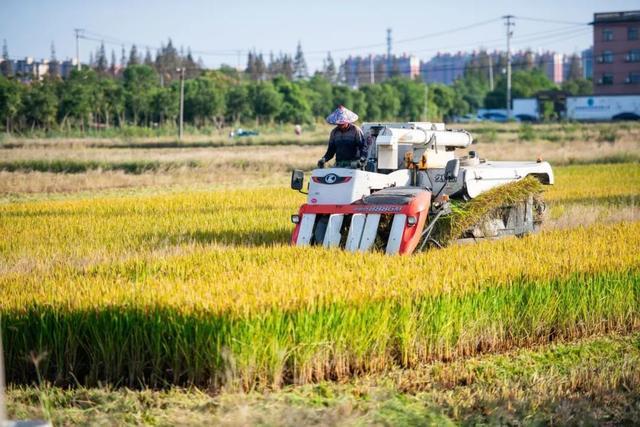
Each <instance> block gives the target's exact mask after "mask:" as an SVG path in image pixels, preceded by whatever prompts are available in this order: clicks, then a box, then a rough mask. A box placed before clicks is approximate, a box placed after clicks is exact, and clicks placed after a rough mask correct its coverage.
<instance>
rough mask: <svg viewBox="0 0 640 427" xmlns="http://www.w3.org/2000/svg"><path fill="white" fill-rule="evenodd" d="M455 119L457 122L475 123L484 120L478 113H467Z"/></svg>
mask: <svg viewBox="0 0 640 427" xmlns="http://www.w3.org/2000/svg"><path fill="white" fill-rule="evenodd" d="M453 121H455V122H457V123H475V122H480V121H482V120H480V117H478V116H477V115H476V114H465V115H464V116H457V117H454V119H453Z"/></svg>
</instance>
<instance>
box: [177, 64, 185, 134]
mask: <svg viewBox="0 0 640 427" xmlns="http://www.w3.org/2000/svg"><path fill="white" fill-rule="evenodd" d="M177 71H178V72H179V73H180V131H179V133H178V140H179V141H182V136H183V133H184V67H182V68H178V69H177Z"/></svg>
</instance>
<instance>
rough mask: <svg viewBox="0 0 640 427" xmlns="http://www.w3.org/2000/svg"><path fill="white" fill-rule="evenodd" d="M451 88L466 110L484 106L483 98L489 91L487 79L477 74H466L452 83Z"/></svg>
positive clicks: (474, 109)
mask: <svg viewBox="0 0 640 427" xmlns="http://www.w3.org/2000/svg"><path fill="white" fill-rule="evenodd" d="M453 89H454V90H455V91H456V93H457V94H458V95H459V96H460V98H461V100H462V101H463V102H464V104H462V105H463V106H466V111H464V112H463V113H462V114H464V113H467V112H469V111H476V110H477V109H478V108H481V107H483V106H484V99H485V98H486V96H487V94H488V93H489V89H490V88H489V81H488V80H487V79H484V78H483V77H482V76H480V75H478V74H467V73H465V75H464V77H462V78H460V79H457V80H456V81H455V82H454V83H453Z"/></svg>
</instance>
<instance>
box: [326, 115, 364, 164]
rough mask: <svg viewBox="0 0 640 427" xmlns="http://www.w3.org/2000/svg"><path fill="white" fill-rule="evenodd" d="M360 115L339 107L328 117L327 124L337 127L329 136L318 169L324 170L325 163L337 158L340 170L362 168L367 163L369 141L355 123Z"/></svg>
mask: <svg viewBox="0 0 640 427" xmlns="http://www.w3.org/2000/svg"><path fill="white" fill-rule="evenodd" d="M356 120H358V115H357V114H356V113H354V112H353V111H350V110H348V109H346V108H345V107H344V106H342V105H341V106H339V107H338V108H336V110H335V111H334V112H333V113H331V114H329V116H327V123H329V124H331V125H336V127H335V128H334V129H333V130H332V131H331V135H330V136H329V146H328V147H327V152H326V153H325V154H324V156H322V158H321V159H320V160H318V167H319V168H323V167H324V165H325V163H327V162H328V161H329V160H331V159H332V158H333V156H334V155H335V156H336V167H338V168H361V167H362V166H364V164H365V163H366V161H367V150H368V145H367V141H366V140H365V138H364V134H363V133H362V130H361V129H360V128H359V127H358V126H356V125H355V124H354V123H355V122H356Z"/></svg>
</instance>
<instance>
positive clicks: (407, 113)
mask: <svg viewBox="0 0 640 427" xmlns="http://www.w3.org/2000/svg"><path fill="white" fill-rule="evenodd" d="M390 84H392V85H393V86H394V87H395V88H396V90H397V91H398V95H399V98H400V111H399V112H398V114H399V118H400V119H402V120H407V121H418V120H420V119H421V118H422V117H424V108H425V103H426V90H425V85H424V83H422V82H419V81H416V80H409V79H406V78H400V77H396V78H393V79H391V81H390Z"/></svg>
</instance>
